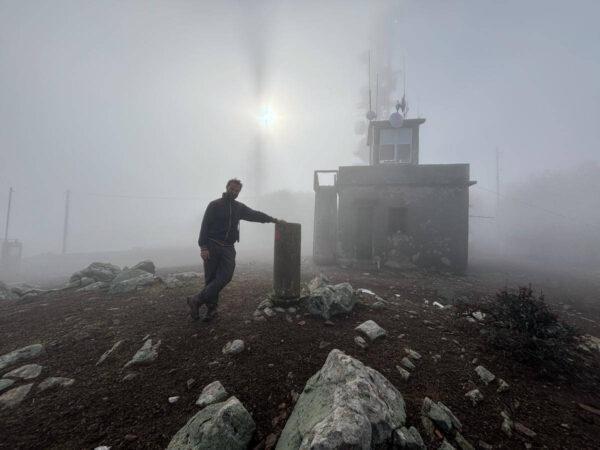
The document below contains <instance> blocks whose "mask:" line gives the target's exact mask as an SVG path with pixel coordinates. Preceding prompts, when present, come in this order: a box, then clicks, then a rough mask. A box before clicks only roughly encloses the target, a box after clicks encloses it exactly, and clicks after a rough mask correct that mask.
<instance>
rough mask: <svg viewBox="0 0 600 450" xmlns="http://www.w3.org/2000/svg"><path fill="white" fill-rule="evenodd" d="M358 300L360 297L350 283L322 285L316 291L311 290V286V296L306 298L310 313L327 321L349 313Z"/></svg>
mask: <svg viewBox="0 0 600 450" xmlns="http://www.w3.org/2000/svg"><path fill="white" fill-rule="evenodd" d="M313 281H314V280H313ZM311 283H312V281H311ZM316 284H318V283H316ZM357 300H358V297H357V296H356V295H355V293H354V289H352V286H351V285H350V284H349V283H340V284H336V285H334V286H333V285H320V286H319V287H317V288H315V289H310V285H309V295H308V296H307V297H305V298H304V301H305V303H306V307H307V309H308V311H309V312H310V313H311V314H313V315H316V316H320V317H322V318H323V319H325V320H329V319H330V318H331V317H333V316H335V315H338V314H347V313H349V312H350V311H352V309H353V308H354V305H355V304H356V302H357Z"/></svg>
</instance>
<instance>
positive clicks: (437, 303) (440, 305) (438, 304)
mask: <svg viewBox="0 0 600 450" xmlns="http://www.w3.org/2000/svg"><path fill="white" fill-rule="evenodd" d="M433 306H437V307H438V308H440V309H444V308H445V306H444V305H442V304H441V303H440V302H433Z"/></svg>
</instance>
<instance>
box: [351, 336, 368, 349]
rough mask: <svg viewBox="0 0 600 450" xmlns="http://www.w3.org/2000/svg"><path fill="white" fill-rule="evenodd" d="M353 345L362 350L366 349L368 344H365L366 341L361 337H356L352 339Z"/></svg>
mask: <svg viewBox="0 0 600 450" xmlns="http://www.w3.org/2000/svg"><path fill="white" fill-rule="evenodd" d="M354 343H355V344H356V345H358V346H359V347H360V348H362V349H366V348H367V347H369V344H367V341H365V340H364V339H363V338H362V337H361V336H356V337H355V338H354Z"/></svg>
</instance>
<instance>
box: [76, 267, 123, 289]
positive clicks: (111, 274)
mask: <svg viewBox="0 0 600 450" xmlns="http://www.w3.org/2000/svg"><path fill="white" fill-rule="evenodd" d="M119 272H121V269H119V267H118V266H115V265H114V264H109V263H102V262H94V263H92V264H90V265H89V266H87V267H86V268H85V269H83V270H80V271H79V272H75V273H74V274H73V275H71V278H70V279H69V284H75V283H76V286H81V279H82V278H85V277H88V278H92V279H94V280H95V281H112V280H113V279H114V278H115V277H116V276H117V274H118V273H119Z"/></svg>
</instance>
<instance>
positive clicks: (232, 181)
mask: <svg viewBox="0 0 600 450" xmlns="http://www.w3.org/2000/svg"><path fill="white" fill-rule="evenodd" d="M230 184H237V185H239V186H240V188H241V187H242V186H243V184H242V182H241V181H240V180H238V179H237V178H232V179H231V180H229V181H228V182H227V184H226V185H225V188H228V187H229V185H230Z"/></svg>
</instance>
